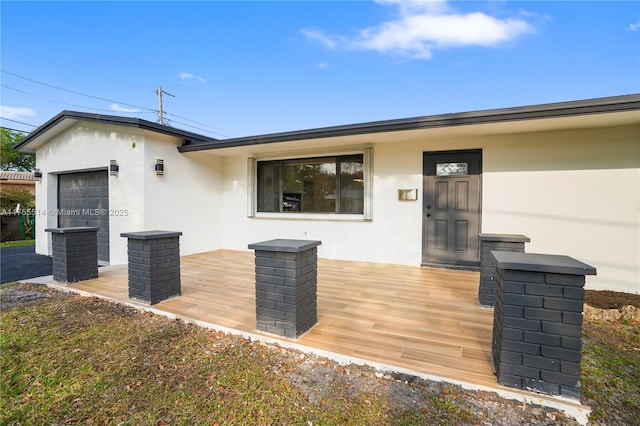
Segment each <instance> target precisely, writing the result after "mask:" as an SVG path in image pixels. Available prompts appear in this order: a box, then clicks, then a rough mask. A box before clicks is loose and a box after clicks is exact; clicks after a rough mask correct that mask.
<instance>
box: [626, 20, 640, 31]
mask: <svg viewBox="0 0 640 426" xmlns="http://www.w3.org/2000/svg"><path fill="white" fill-rule="evenodd" d="M627 30H628V31H640V21H638V23H637V24H629V26H628V27H627Z"/></svg>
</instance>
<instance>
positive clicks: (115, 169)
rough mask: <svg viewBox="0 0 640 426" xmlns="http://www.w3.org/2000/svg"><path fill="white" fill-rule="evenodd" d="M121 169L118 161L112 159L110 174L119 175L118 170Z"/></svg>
mask: <svg viewBox="0 0 640 426" xmlns="http://www.w3.org/2000/svg"><path fill="white" fill-rule="evenodd" d="M119 171H120V166H118V163H116V160H111V163H110V164H109V175H111V176H118V172H119Z"/></svg>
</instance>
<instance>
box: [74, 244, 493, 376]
mask: <svg viewBox="0 0 640 426" xmlns="http://www.w3.org/2000/svg"><path fill="white" fill-rule="evenodd" d="M253 256H254V255H253V252H242V251H230V250H220V251H215V252H208V253H201V254H196V255H191V256H184V257H182V259H181V278H182V296H180V297H178V298H174V299H170V300H166V301H164V302H161V303H158V304H156V305H153V308H155V309H158V310H161V311H165V312H169V313H172V314H175V315H178V316H181V317H187V318H191V319H194V320H199V321H204V322H208V323H213V324H216V325H220V326H224V327H228V328H232V329H236V330H240V331H243V332H249V333H253V334H256V335H265V336H269V337H277V338H278V339H279V340H283V341H285V340H289V339H285V338H281V337H279V336H274V335H269V334H266V333H262V332H259V331H257V330H256V318H255V284H254V266H253V265H254V257H253ZM478 282H479V275H478V273H477V272H468V271H452V270H443V269H432V268H421V267H411V266H398V265H385V264H377V263H365V262H347V261H338V260H327V259H319V260H318V323H317V324H316V325H315V326H314V327H313V328H312V329H311V330H309V331H308V332H307V333H305V334H304V335H303V336H301V337H300V338H298V339H297V340H295V343H296V344H299V345H304V346H308V347H312V348H316V349H321V350H325V351H330V352H335V353H338V354H342V355H346V356H350V357H357V358H361V359H365V360H369V361H373V362H377V363H383V364H387V365H391V366H396V367H400V368H403V369H409V370H412V371H416V372H419V373H423V374H430V375H437V376H442V377H445V378H448V379H453V380H460V381H464V382H468V383H472V384H475V385H481V386H489V387H496V385H497V384H496V378H495V375H494V374H493V371H492V367H491V362H490V351H491V333H492V321H493V311H492V310H490V309H486V308H481V307H480V306H478V303H477V291H478ZM69 287H71V288H73V289H77V290H82V291H86V292H90V293H94V294H97V295H101V296H106V297H109V298H113V299H117V300H122V301H129V298H128V284H127V269H126V267H122V268H115V269H108V270H100V276H99V278H97V279H94V280H89V281H84V282H80V283H75V284H72V285H70V286H69ZM289 341H292V342H293V340H289Z"/></svg>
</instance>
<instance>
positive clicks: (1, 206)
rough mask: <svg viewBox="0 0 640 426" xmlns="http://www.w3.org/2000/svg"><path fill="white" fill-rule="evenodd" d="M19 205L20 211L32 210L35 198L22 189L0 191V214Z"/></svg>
mask: <svg viewBox="0 0 640 426" xmlns="http://www.w3.org/2000/svg"><path fill="white" fill-rule="evenodd" d="M18 204H20V209H22V210H25V209H32V208H34V207H35V206H36V198H35V197H34V196H33V195H32V194H31V193H30V192H29V191H25V190H24V189H15V188H7V189H4V188H3V189H2V191H0V212H2V211H11V210H13V209H15V208H16V206H17V205H18Z"/></svg>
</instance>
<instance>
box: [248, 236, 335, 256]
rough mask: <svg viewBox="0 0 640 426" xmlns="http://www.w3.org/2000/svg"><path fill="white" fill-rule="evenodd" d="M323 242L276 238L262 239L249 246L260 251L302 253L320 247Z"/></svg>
mask: <svg viewBox="0 0 640 426" xmlns="http://www.w3.org/2000/svg"><path fill="white" fill-rule="evenodd" d="M321 244H322V241H317V240H286V239H275V240H269V241H262V242H259V243H253V244H249V247H248V248H249V249H250V250H258V251H280V252H286V253H300V252H301V251H305V250H309V249H312V248H314V247H318V246H319V245H321Z"/></svg>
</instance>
